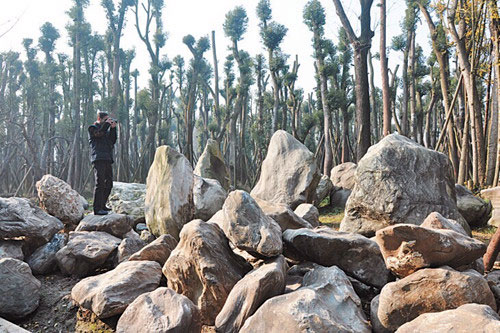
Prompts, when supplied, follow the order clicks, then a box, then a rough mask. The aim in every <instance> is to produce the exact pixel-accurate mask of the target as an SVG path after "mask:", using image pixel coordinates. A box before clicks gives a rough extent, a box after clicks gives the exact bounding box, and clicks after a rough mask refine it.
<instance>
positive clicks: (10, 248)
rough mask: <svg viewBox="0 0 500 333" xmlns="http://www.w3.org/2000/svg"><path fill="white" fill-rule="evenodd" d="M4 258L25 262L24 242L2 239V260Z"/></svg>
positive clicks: (0, 246)
mask: <svg viewBox="0 0 500 333" xmlns="http://www.w3.org/2000/svg"><path fill="white" fill-rule="evenodd" d="M2 258H14V259H17V260H21V261H22V260H24V253H23V242H22V241H20V240H1V239H0V259H2Z"/></svg>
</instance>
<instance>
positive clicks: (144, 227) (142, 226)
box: [135, 223, 148, 233]
mask: <svg viewBox="0 0 500 333" xmlns="http://www.w3.org/2000/svg"><path fill="white" fill-rule="evenodd" d="M143 230H148V226H147V225H146V223H137V224H136V225H135V231H136V232H137V233H141V232H142V231H143Z"/></svg>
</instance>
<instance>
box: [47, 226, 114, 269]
mask: <svg viewBox="0 0 500 333" xmlns="http://www.w3.org/2000/svg"><path fill="white" fill-rule="evenodd" d="M120 242H121V239H119V238H117V237H115V236H112V235H110V234H108V233H105V232H103V231H74V232H70V234H69V240H68V243H67V244H66V246H64V247H63V248H62V249H61V250H59V251H58V252H57V253H56V259H57V265H58V266H59V269H60V270H61V272H62V273H63V274H66V275H75V276H79V277H84V276H86V275H88V274H90V273H91V272H93V271H94V270H95V269H96V268H98V267H100V266H102V265H103V264H104V263H105V262H106V260H107V259H108V257H109V255H110V254H111V253H112V252H113V251H114V250H115V249H116V248H117V247H118V245H120Z"/></svg>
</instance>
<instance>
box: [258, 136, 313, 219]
mask: <svg viewBox="0 0 500 333" xmlns="http://www.w3.org/2000/svg"><path fill="white" fill-rule="evenodd" d="M320 178H321V175H320V173H319V171H318V167H317V166H316V161H315V158H314V154H313V153H311V152H310V151H309V149H307V147H306V146H304V145H303V144H302V143H300V142H299V141H298V140H296V139H295V138H294V137H293V136H291V135H290V134H289V133H287V132H285V131H282V130H279V131H276V132H275V133H274V135H273V136H272V138H271V141H270V142H269V147H268V150H267V155H266V158H265V159H264V162H262V169H261V174H260V178H259V181H258V182H257V184H256V185H255V187H254V188H253V190H252V192H251V195H252V196H253V197H254V198H259V199H262V200H267V201H270V202H274V203H284V204H287V205H288V206H290V208H292V209H295V208H296V207H297V206H298V205H300V204H301V203H306V202H307V203H312V202H313V200H314V197H315V194H316V186H317V185H318V182H319V180H320Z"/></svg>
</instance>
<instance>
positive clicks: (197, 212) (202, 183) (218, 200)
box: [193, 175, 227, 221]
mask: <svg viewBox="0 0 500 333" xmlns="http://www.w3.org/2000/svg"><path fill="white" fill-rule="evenodd" d="M226 197H227V193H226V190H224V188H223V187H222V186H221V185H220V183H219V182H218V181H217V180H215V179H208V178H202V177H199V176H196V175H195V176H194V187H193V202H194V217H195V218H196V219H200V220H203V221H207V220H209V219H210V218H211V217H212V216H213V215H214V214H215V213H217V212H218V211H219V210H220V209H222V205H224V201H225V200H226Z"/></svg>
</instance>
